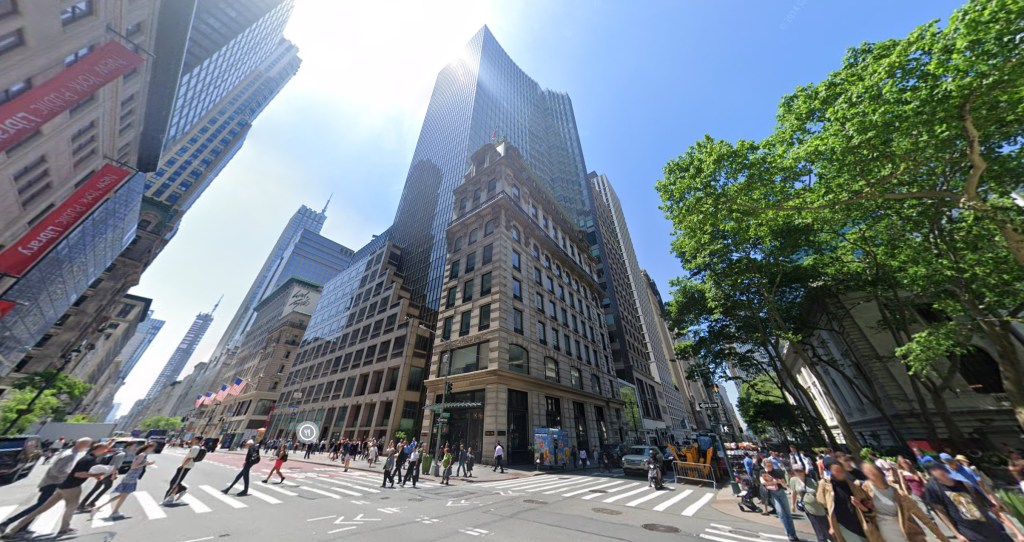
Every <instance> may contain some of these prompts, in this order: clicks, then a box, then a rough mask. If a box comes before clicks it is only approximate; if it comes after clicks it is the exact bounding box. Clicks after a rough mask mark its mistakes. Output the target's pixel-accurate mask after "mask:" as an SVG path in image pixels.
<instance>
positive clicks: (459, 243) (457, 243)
mask: <svg viewBox="0 0 1024 542" xmlns="http://www.w3.org/2000/svg"><path fill="white" fill-rule="evenodd" d="M460 250H462V236H461V235H460V236H459V237H456V238H455V243H454V244H452V252H458V251H460Z"/></svg>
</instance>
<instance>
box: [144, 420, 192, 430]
mask: <svg viewBox="0 0 1024 542" xmlns="http://www.w3.org/2000/svg"><path fill="white" fill-rule="evenodd" d="M181 426H182V423H181V418H172V417H169V416H153V417H152V418H146V419H145V420H142V421H141V422H139V429H141V430H143V431H150V430H152V429H166V430H168V431H176V430H178V429H181Z"/></svg>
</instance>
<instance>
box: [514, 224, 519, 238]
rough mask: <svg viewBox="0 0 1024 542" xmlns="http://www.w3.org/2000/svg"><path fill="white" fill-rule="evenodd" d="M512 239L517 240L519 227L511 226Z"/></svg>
mask: <svg viewBox="0 0 1024 542" xmlns="http://www.w3.org/2000/svg"><path fill="white" fill-rule="evenodd" d="M512 240H513V241H518V240H519V228H517V227H515V226H512Z"/></svg>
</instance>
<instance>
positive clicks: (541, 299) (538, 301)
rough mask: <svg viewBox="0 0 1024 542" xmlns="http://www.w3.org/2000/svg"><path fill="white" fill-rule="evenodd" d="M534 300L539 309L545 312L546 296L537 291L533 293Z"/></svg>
mask: <svg viewBox="0 0 1024 542" xmlns="http://www.w3.org/2000/svg"><path fill="white" fill-rule="evenodd" d="M533 301H534V306H535V307H537V310H539V311H540V312H541V313H543V312H544V296H543V295H541V294H539V293H535V294H533Z"/></svg>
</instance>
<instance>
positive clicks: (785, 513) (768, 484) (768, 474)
mask: <svg viewBox="0 0 1024 542" xmlns="http://www.w3.org/2000/svg"><path fill="white" fill-rule="evenodd" d="M652 452H653V450H652ZM761 466H762V467H764V470H763V471H762V472H761V485H762V486H764V488H765V491H767V492H768V499H769V500H771V502H772V504H774V505H775V511H776V512H778V514H779V521H780V522H782V528H783V529H785V530H786V536H787V537H788V538H789V539H790V540H792V541H796V540H799V538H797V536H796V526H795V525H793V513H792V510H790V508H789V499H788V498H787V495H786V488H787V487H789V484H787V483H786V480H785V477H786V473H785V472H784V471H783V470H782V469H778V468H775V464H774V463H773V462H772V460H771V459H765V460H764V463H762V464H761ZM764 513H765V514H766V515H767V511H766V512H764Z"/></svg>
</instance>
